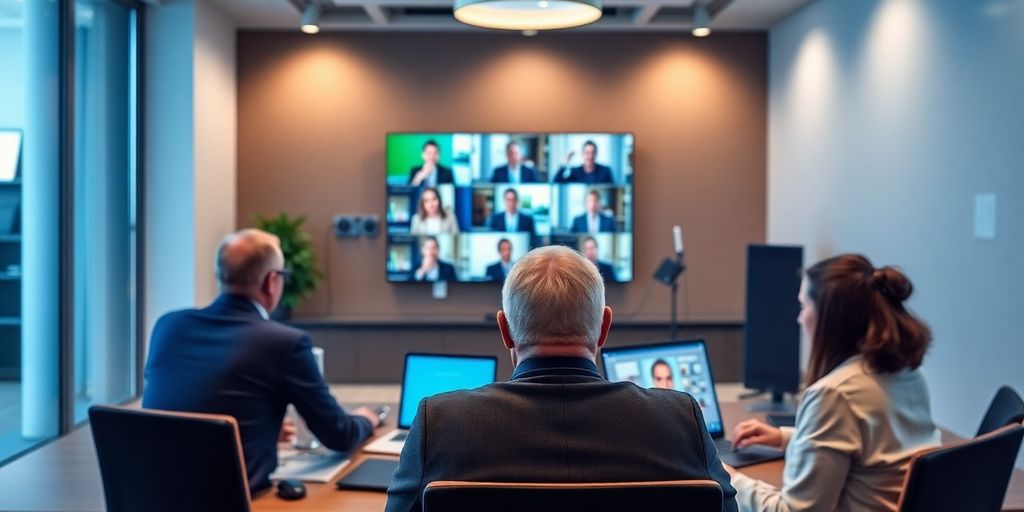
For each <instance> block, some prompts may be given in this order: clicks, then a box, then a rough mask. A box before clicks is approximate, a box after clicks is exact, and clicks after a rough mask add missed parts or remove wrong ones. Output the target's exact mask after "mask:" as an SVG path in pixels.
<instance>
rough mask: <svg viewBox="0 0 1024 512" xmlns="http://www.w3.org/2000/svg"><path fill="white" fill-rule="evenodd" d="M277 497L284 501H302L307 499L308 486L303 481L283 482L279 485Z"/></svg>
mask: <svg viewBox="0 0 1024 512" xmlns="http://www.w3.org/2000/svg"><path fill="white" fill-rule="evenodd" d="M277 496H278V497H279V498H281V499H282V500H300V499H302V498H305V497H306V484H304V483H302V481H301V480H281V481H280V482H278V483H277Z"/></svg>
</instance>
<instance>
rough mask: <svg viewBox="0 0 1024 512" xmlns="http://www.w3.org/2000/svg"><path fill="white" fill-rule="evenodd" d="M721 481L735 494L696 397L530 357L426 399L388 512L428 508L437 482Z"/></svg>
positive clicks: (580, 364)
mask: <svg viewBox="0 0 1024 512" xmlns="http://www.w3.org/2000/svg"><path fill="white" fill-rule="evenodd" d="M705 479H710V480H715V481H717V482H718V483H719V484H720V485H721V486H722V490H723V492H724V494H725V507H724V510H725V511H729V512H733V511H736V510H737V508H736V498H735V496H736V491H735V489H733V487H732V485H731V484H730V483H729V475H728V474H727V473H726V472H725V469H724V468H723V467H722V463H721V461H720V460H719V459H718V452H717V450H716V448H715V444H714V443H713V442H712V440H711V436H710V435H709V434H708V431H707V428H706V427H705V426H704V417H703V415H701V412H700V407H699V406H697V404H696V403H695V402H694V400H693V398H692V397H691V396H690V395H688V394H685V393H680V392H677V391H673V390H664V389H644V388H641V387H639V386H636V385H635V384H632V383H627V382H616V383H612V382H608V381H607V380H605V379H604V378H603V377H602V376H601V375H600V374H599V373H598V371H597V367H596V366H595V365H594V363H593V362H591V361H589V360H586V359H580V358H563V357H560V358H531V359H527V360H525V361H523V362H522V363H520V364H519V366H518V367H517V368H516V371H515V373H514V374H513V375H512V380H510V381H509V382H503V383H498V384H491V385H487V386H484V387H481V388H477V389H474V390H469V391H455V392H452V393H444V394H440V395H436V396H433V397H430V398H426V399H424V400H423V401H422V402H420V405H419V409H418V410H417V412H416V419H415V420H414V421H413V426H412V430H411V431H410V433H409V438H408V439H407V440H406V443H405V448H404V450H403V451H402V457H401V460H400V461H399V465H398V469H397V470H396V471H395V475H394V478H393V479H392V482H391V487H390V488H389V489H388V503H387V509H386V510H387V511H388V512H398V511H402V512H404V511H407V510H420V509H421V503H420V497H421V496H422V494H423V489H424V488H425V487H426V485H427V484H428V483H430V482H432V481H437V480H468V481H478V482H483V481H487V482H619V481H646V480H705Z"/></svg>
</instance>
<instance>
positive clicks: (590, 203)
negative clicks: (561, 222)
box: [572, 190, 615, 233]
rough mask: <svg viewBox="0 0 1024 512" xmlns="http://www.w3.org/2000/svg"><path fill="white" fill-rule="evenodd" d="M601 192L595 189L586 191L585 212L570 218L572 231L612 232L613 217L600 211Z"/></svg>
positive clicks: (613, 230) (613, 227)
mask: <svg viewBox="0 0 1024 512" xmlns="http://www.w3.org/2000/svg"><path fill="white" fill-rule="evenodd" d="M601 207H602V205H601V193H600V192H598V191H596V190H591V191H590V192H587V205H586V209H587V213H584V214H583V215H580V216H577V217H576V218H575V219H573V220H572V232H573V233H614V232H615V219H614V218H612V216H611V215H605V214H604V213H601Z"/></svg>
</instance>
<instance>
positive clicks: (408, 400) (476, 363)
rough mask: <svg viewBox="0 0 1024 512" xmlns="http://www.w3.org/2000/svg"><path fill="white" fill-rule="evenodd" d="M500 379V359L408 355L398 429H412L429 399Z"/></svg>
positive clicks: (403, 378) (406, 357)
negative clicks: (413, 421)
mask: <svg viewBox="0 0 1024 512" xmlns="http://www.w3.org/2000/svg"><path fill="white" fill-rule="evenodd" d="M497 376H498V359H497V358H496V357H485V356H452V355H440V354H406V356H405V374H404V375H403V377H402V399H401V404H400V405H399V414H398V428H404V429H408V428H410V427H412V420H413V418H415V417H416V408H417V407H419V405H420V401H421V400H423V399H424V398H426V397H429V396H433V395H436V394H438V393H445V392H448V391H455V390H459V389H473V388H478V387H480V386H483V385H485V384H490V383H492V382H494V380H495V379H496V378H497Z"/></svg>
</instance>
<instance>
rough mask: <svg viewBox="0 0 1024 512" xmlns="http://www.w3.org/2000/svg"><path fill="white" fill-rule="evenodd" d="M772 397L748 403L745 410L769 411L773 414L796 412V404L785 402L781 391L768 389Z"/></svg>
mask: <svg viewBox="0 0 1024 512" xmlns="http://www.w3.org/2000/svg"><path fill="white" fill-rule="evenodd" d="M764 393H769V391H762V392H760V393H758V395H760V394H764ZM770 393H771V394H772V399H771V400H770V401H769V400H758V401H757V402H754V403H752V404H750V405H747V411H749V412H770V413H775V414H796V405H794V404H792V403H790V402H786V401H785V400H783V396H782V393H778V392H775V391H770Z"/></svg>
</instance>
